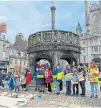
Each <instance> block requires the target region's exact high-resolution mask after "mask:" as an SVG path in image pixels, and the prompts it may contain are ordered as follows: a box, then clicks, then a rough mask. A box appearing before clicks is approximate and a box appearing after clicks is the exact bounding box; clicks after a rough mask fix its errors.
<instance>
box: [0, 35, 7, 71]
mask: <svg viewBox="0 0 101 108" xmlns="http://www.w3.org/2000/svg"><path fill="white" fill-rule="evenodd" d="M0 61H1V63H0V71H2V70H4V71H6V72H7V70H8V65H6V63H7V64H8V62H9V42H8V40H7V35H6V34H5V33H0ZM3 62H5V63H3Z"/></svg>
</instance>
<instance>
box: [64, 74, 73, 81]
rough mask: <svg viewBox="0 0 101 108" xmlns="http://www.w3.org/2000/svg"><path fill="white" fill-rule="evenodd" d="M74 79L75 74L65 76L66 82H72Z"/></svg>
mask: <svg viewBox="0 0 101 108" xmlns="http://www.w3.org/2000/svg"><path fill="white" fill-rule="evenodd" d="M72 79H73V73H68V74H66V75H65V81H71V80H72Z"/></svg>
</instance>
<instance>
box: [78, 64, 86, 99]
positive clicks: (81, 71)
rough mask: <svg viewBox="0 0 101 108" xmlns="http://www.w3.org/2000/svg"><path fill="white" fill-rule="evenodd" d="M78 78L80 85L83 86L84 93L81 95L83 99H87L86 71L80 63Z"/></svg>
mask: <svg viewBox="0 0 101 108" xmlns="http://www.w3.org/2000/svg"><path fill="white" fill-rule="evenodd" d="M78 72H79V73H78V78H79V83H80V86H81V91H82V93H81V94H80V95H81V96H82V97H85V93H86V87H85V82H86V72H85V69H84V68H83V64H82V63H80V64H79V66H78Z"/></svg>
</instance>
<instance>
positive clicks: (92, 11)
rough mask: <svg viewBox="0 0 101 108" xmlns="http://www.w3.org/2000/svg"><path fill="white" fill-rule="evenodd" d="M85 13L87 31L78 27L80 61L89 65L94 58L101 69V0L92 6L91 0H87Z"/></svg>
mask: <svg viewBox="0 0 101 108" xmlns="http://www.w3.org/2000/svg"><path fill="white" fill-rule="evenodd" d="M85 15H86V33H84V34H83V33H80V32H81V30H82V29H81V27H80V25H79V27H78V28H79V29H78V30H79V33H80V34H79V36H80V45H81V47H82V51H81V56H80V61H81V62H82V63H85V64H87V65H89V63H90V62H91V61H92V60H94V61H95V62H96V64H97V65H98V66H99V69H100V70H101V1H99V4H92V5H91V6H90V1H89V0H86V1H85ZM80 29H81V30H80ZM78 30H77V31H78Z"/></svg>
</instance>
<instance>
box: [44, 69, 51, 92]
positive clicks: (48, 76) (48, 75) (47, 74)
mask: <svg viewBox="0 0 101 108" xmlns="http://www.w3.org/2000/svg"><path fill="white" fill-rule="evenodd" d="M51 81H52V71H51V69H46V71H45V83H46V84H47V86H48V92H47V93H50V92H51V91H52V90H51Z"/></svg>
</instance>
